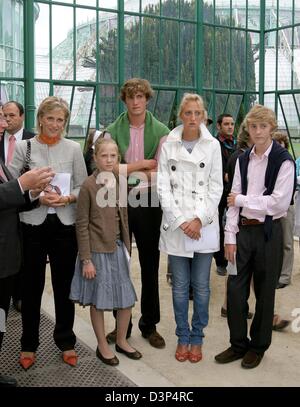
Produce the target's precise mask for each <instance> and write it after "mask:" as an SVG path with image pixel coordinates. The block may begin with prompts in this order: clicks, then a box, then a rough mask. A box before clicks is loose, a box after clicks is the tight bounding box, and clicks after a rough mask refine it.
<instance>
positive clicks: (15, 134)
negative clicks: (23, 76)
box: [0, 100, 34, 312]
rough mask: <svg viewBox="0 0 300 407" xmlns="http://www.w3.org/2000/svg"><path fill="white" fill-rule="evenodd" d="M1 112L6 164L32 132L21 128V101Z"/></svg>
mask: <svg viewBox="0 0 300 407" xmlns="http://www.w3.org/2000/svg"><path fill="white" fill-rule="evenodd" d="M2 110H3V114H4V117H5V119H6V122H7V128H6V129H5V132H4V134H3V136H2V137H1V141H0V157H1V159H2V161H3V162H4V163H5V164H6V165H7V166H8V165H9V164H10V161H11V159H12V157H13V153H14V148H15V143H16V142H17V141H19V140H27V139H30V138H32V137H34V133H31V132H30V131H28V130H25V129H24V128H23V126H24V107H23V106H22V105H21V103H19V102H16V101H14V100H11V101H9V102H6V103H5V104H4V105H3V106H2ZM22 275H23V271H22V268H21V270H20V273H19V274H18V277H17V278H16V279H15V282H14V290H13V304H14V307H15V309H16V310H17V311H19V312H20V311H21V287H22V283H21V278H22Z"/></svg>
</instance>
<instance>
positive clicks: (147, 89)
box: [120, 78, 154, 102]
mask: <svg viewBox="0 0 300 407" xmlns="http://www.w3.org/2000/svg"><path fill="white" fill-rule="evenodd" d="M138 92H141V93H143V94H144V95H145V97H146V99H147V100H149V99H150V98H152V96H153V95H154V92H153V89H152V88H151V85H150V82H149V81H147V79H141V78H131V79H128V81H126V82H125V83H124V85H123V86H122V88H121V94H120V98H121V100H123V102H125V100H126V96H129V97H133V96H134V95H136V94H137V93H138Z"/></svg>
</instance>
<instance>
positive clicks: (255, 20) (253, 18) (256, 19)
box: [248, 1, 276, 30]
mask: <svg viewBox="0 0 300 407" xmlns="http://www.w3.org/2000/svg"><path fill="white" fill-rule="evenodd" d="M249 3H250V2H249V1H248V28H249V29H254V30H259V29H260V1H257V2H256V3H254V4H256V5H252V4H253V2H252V1H251V5H250V4H249ZM275 3H276V1H275Z"/></svg>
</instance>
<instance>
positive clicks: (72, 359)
mask: <svg viewBox="0 0 300 407" xmlns="http://www.w3.org/2000/svg"><path fill="white" fill-rule="evenodd" d="M62 358H63V361H64V362H65V363H66V364H67V365H69V366H72V367H75V366H76V365H77V360H78V356H77V355H76V353H75V351H74V353H71V354H66V353H65V352H63V354H62Z"/></svg>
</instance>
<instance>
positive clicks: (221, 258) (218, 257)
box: [214, 193, 228, 267]
mask: <svg viewBox="0 0 300 407" xmlns="http://www.w3.org/2000/svg"><path fill="white" fill-rule="evenodd" d="M227 195H228V194H227V193H226V194H225V193H224V194H223V196H222V198H221V201H220V203H219V207H218V209H219V227H220V250H219V251H218V252H215V253H214V259H215V261H216V265H217V267H227V264H228V261H227V260H226V259H225V254H224V225H223V216H224V212H225V210H226V208H227Z"/></svg>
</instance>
